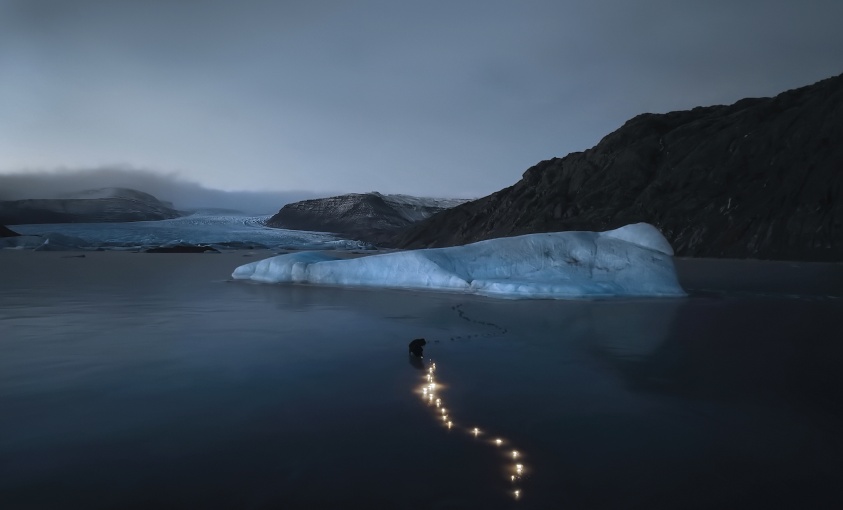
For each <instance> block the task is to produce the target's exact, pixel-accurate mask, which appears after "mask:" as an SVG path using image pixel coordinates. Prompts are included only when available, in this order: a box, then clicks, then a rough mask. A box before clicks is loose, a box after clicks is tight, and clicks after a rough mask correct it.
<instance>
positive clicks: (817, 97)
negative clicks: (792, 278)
mask: <svg viewBox="0 0 843 510" xmlns="http://www.w3.org/2000/svg"><path fill="white" fill-rule="evenodd" d="M841 186H843V75H841V76H837V77H834V78H829V79H827V80H823V81H821V82H818V83H816V84H814V85H811V86H808V87H803V88H799V89H795V90H790V91H787V92H784V93H782V94H780V95H778V96H776V97H774V98H760V99H744V100H741V101H738V102H737V103H735V104H733V105H729V106H711V107H705V108H702V107H701V108H695V109H693V110H690V111H678V112H671V113H667V114H643V115H639V116H637V117H635V118H633V119H631V120H629V121H628V122H627V123H626V124H624V125H623V126H622V127H621V128H620V129H618V130H617V131H615V132H613V133H611V134H609V135H608V136H606V137H605V138H604V139H603V140H601V141H600V143H599V144H597V145H596V146H595V147H593V148H592V149H589V150H587V151H585V152H577V153H572V154H569V155H567V156H565V157H564V158H561V159H559V158H554V159H551V160H548V161H542V162H540V163H539V164H537V165H535V166H533V167H532V168H530V169H528V170H527V171H526V172H525V173H524V175H523V177H522V179H521V180H520V181H519V182H517V183H516V184H515V185H514V186H511V187H509V188H506V189H503V190H501V191H498V192H497V193H493V194H492V195H489V196H487V197H484V198H481V199H479V200H475V201H473V202H469V203H466V204H463V205H461V206H458V207H456V208H454V209H451V210H448V211H445V212H442V213H440V214H437V215H436V216H433V217H432V218H430V219H428V220H426V221H424V222H421V223H418V224H416V225H413V226H411V227H410V228H409V229H407V230H405V231H404V232H402V233H401V235H399V236H398V237H397V238H396V240H395V244H396V245H398V246H401V247H403V248H422V247H434V246H449V245H455V244H464V243H469V242H473V241H479V240H482V239H489V238H493V237H502V236H511V235H518V234H525V233H531V232H548V231H560V230H606V229H612V228H615V227H619V226H622V225H625V224H628V223H635V222H641V221H643V222H648V223H652V224H653V225H655V226H657V227H658V228H659V229H660V230H661V231H662V232H663V233H664V234H665V236H666V237H667V238H668V240H669V241H670V242H671V244H672V245H673V247H674V249H675V251H676V254H677V255H678V256H692V257H731V258H758V259H781V260H843V203H841Z"/></svg>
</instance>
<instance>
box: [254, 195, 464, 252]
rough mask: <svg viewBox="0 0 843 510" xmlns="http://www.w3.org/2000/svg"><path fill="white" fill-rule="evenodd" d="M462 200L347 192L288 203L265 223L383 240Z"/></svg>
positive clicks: (378, 240) (377, 240) (356, 237)
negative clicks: (345, 193)
mask: <svg viewBox="0 0 843 510" xmlns="http://www.w3.org/2000/svg"><path fill="white" fill-rule="evenodd" d="M464 202H465V201H464V200H451V199H435V198H420V197H411V196H408V195H382V194H380V193H377V192H372V193H350V194H347V195H339V196H335V197H328V198H317V199H312V200H303V201H300V202H295V203H292V204H287V205H285V206H284V207H283V208H282V209H281V210H280V211H278V214H276V215H275V216H273V217H272V218H270V219H269V220H268V221H267V223H266V224H267V225H268V226H270V227H276V228H286V229H293V230H312V231H317V232H336V233H339V234H342V235H344V236H347V237H352V238H354V239H362V240H365V241H369V242H372V243H375V244H382V243H384V242H386V241H388V240H391V239H392V238H393V237H394V236H395V234H396V232H398V231H399V230H400V229H403V228H406V227H407V226H409V225H411V224H413V223H416V222H418V221H421V220H424V219H426V218H429V217H430V216H432V215H433V214H436V213H438V212H440V211H443V210H445V209H447V208H449V207H453V206H454V205H457V204H461V203H464Z"/></svg>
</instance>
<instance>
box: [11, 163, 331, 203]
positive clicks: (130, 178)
mask: <svg viewBox="0 0 843 510" xmlns="http://www.w3.org/2000/svg"><path fill="white" fill-rule="evenodd" d="M112 187H114V188H131V189H136V190H139V191H143V192H146V193H149V194H151V195H153V196H155V197H156V198H158V199H160V200H165V201H168V202H172V203H173V204H174V205H175V206H176V208H178V209H198V208H223V209H235V210H239V211H243V212H246V213H250V214H272V213H275V212H277V211H278V210H279V209H280V208H281V207H282V206H283V205H284V204H287V203H290V202H295V201H298V200H304V199H308V198H314V197H316V196H317V195H316V194H315V193H313V192H308V191H287V192H277V191H276V192H271V191H267V192H258V191H253V192H248V191H239V192H238V191H222V190H216V189H209V188H206V187H204V186H202V185H200V184H198V183H196V182H190V181H187V180H183V179H181V178H179V177H178V176H177V175H175V174H162V173H158V172H153V171H151V170H143V169H136V168H129V167H103V168H92V169H63V170H53V171H37V172H19V173H12V174H5V175H3V174H0V200H23V199H27V198H58V197H61V196H63V195H66V194H67V193H72V192H76V191H84V190H91V189H99V188H112Z"/></svg>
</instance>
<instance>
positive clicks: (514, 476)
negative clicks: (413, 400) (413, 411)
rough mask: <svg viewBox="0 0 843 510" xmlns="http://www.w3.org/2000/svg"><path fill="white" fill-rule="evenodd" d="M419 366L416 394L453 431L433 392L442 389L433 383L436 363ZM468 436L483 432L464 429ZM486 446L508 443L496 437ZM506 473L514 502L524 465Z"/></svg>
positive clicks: (513, 455) (514, 455) (516, 453)
mask: <svg viewBox="0 0 843 510" xmlns="http://www.w3.org/2000/svg"><path fill="white" fill-rule="evenodd" d="M416 360H417V361H418V363H419V364H421V368H422V370H424V371H425V375H424V384H423V385H422V386H420V387H419V388H418V390H417V392H418V393H420V394H421V396H422V400H424V401H427V405H428V406H435V409H437V410H438V411H434V414H436V415H437V416H438V417H441V419H442V422H443V423H444V424H445V426H446V427H447V428H448V430H451V429H453V427H454V422H453V421H452V420H451V419H450V415H449V414H448V410H447V409H446V408H445V407H444V401H443V400H442V397H440V396H438V395H437V394H436V393H435V391H436V389H437V387H438V388H440V389H441V388H442V385H441V384H439V385H437V383H436V382H435V379H436V377H435V375H436V363H431V365H430V367H427V368H425V367H424V362H423V361H422V359H421V358H416ZM413 366H414V367H415V368H419V367H418V366H417V365H416V364H413ZM465 430H466V431H467V432H468V433H469V434H470V435H472V436H474V438H475V439H477V438H478V437H479V436H480V435H482V434H483V433H484V432H483V431H482V430H481V429H480V427H470V428H466V429H465ZM486 443H487V444H490V445H494V446H495V447H499V446H501V445H503V444H504V443H507V444H508V443H509V442H508V441H506V440H505V439H503V438H500V437H497V438H495V439H494V440H490V441H487V442H486ZM510 456H511V458H512V461H511V462H514V461H515V459H518V458H519V457H521V456H522V455H521V453H520V452H519V451H518V450H512V451H511V453H509V454H507V455H506V458H507V459H508V458H509V457H510ZM506 472H507V473H508V478H509V482H510V484H511V485H512V488H511V489H510V494H511V495H512V497H513V498H514V499H516V500H519V499H520V498H521V494H522V490H523V489H522V487H521V482H522V480H523V477H524V473H525V468H524V464H521V463H517V464H508V469H507V470H506Z"/></svg>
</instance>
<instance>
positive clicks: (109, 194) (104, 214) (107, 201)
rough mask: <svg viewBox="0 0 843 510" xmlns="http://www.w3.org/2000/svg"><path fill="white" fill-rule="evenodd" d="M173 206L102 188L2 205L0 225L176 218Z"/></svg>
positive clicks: (140, 194) (146, 196)
mask: <svg viewBox="0 0 843 510" xmlns="http://www.w3.org/2000/svg"><path fill="white" fill-rule="evenodd" d="M180 215H181V214H180V213H179V212H178V211H176V210H175V209H173V208H172V204H169V203H165V202H161V201H160V200H158V199H157V198H155V197H153V196H152V195H149V194H147V193H143V192H141V191H137V190H133V189H126V188H103V189H97V190H87V191H83V192H78V193H72V194H68V195H66V196H65V197H63V198H34V199H28V200H8V201H0V224H6V225H22V224H27V223H104V222H122V221H150V220H165V219H169V218H177V217H179V216H180Z"/></svg>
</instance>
